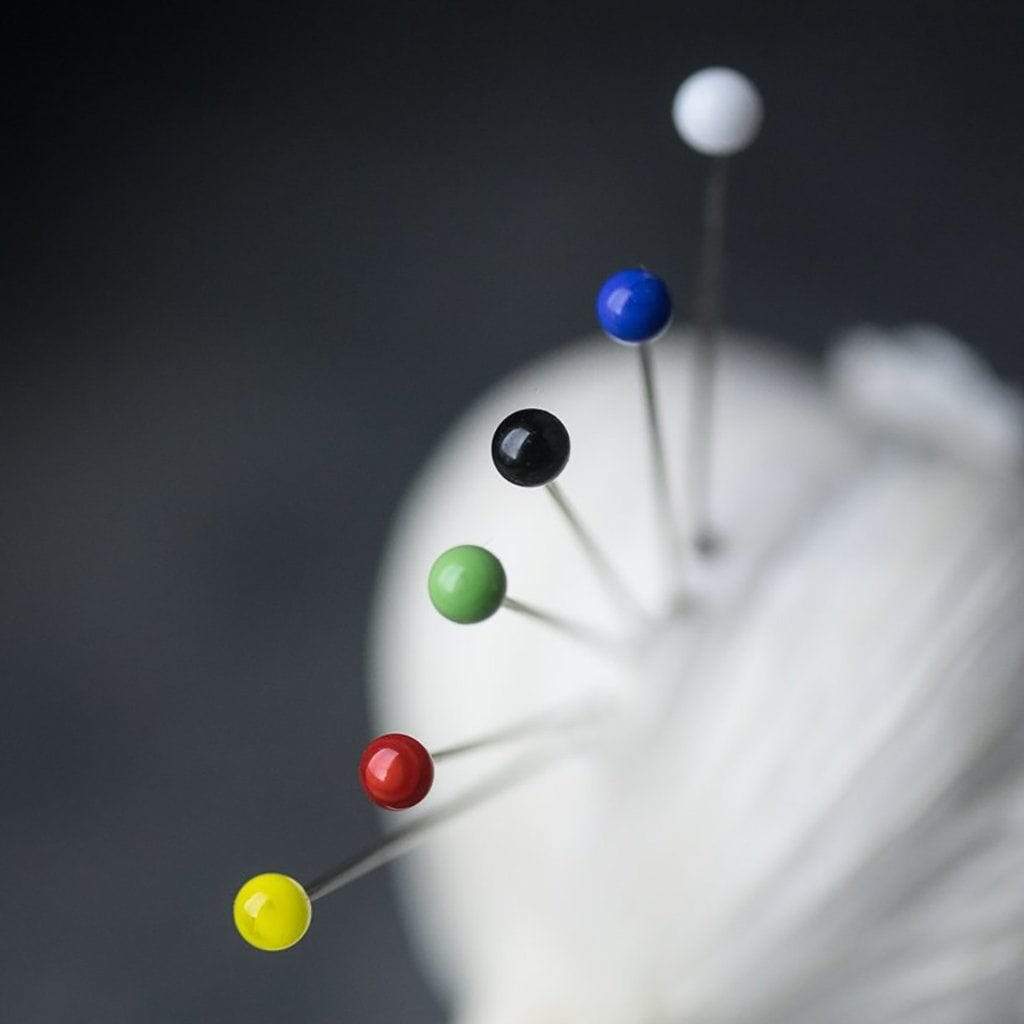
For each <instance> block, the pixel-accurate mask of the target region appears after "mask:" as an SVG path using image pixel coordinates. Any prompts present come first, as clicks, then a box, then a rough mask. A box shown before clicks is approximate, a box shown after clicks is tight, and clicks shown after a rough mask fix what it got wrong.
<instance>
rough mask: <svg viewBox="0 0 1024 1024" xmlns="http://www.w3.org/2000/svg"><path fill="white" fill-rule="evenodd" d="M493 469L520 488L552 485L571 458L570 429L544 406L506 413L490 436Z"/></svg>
mask: <svg viewBox="0 0 1024 1024" xmlns="http://www.w3.org/2000/svg"><path fill="white" fill-rule="evenodd" d="M491 458H492V459H493V460H494V468H495V469H496V470H497V471H498V472H499V473H500V474H501V475H502V476H503V477H504V478H505V479H506V480H508V482H509V483H512V484H516V486H518V487H540V486H542V485H543V484H549V483H551V481H552V480H554V479H555V477H557V476H558V474H559V473H561V472H562V470H563V469H565V464H566V463H567V462H568V461H569V431H567V430H566V429H565V426H564V424H563V423H562V421H561V420H560V419H559V418H558V417H557V416H553V415H552V414H551V413H549V412H546V411H545V410H543V409H520V410H519V411H518V412H514V413H511V414H510V415H508V416H506V417H505V418H504V419H503V420H502V421H501V423H499V424H498V429H497V430H495V431H494V437H493V438H492V439H491Z"/></svg>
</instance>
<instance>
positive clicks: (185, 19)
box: [0, 2, 1024, 1024]
mask: <svg viewBox="0 0 1024 1024" xmlns="http://www.w3.org/2000/svg"><path fill="white" fill-rule="evenodd" d="M1021 20H1022V17H1021V13H1020V5H1019V3H1005V4H1000V3H985V2H978V3H971V4H967V3H961V4H931V5H927V4H924V5H918V4H905V3H904V4H896V3H894V4H886V5H882V6H879V7H877V8H875V7H865V6H863V5H861V6H857V5H855V4H854V5H851V4H832V3H820V2H818V3H806V4H797V3H785V4H783V3H777V2H775V3H773V2H765V3H761V4H754V3H746V4H735V3H733V4H729V3H722V2H717V3H689V4H683V3H679V4H674V5H672V6H671V7H664V8H658V7H648V6H644V5H642V4H627V5H622V4H616V5H606V4H597V3H588V4H585V5H579V6H576V5H568V4H566V5H558V6H555V5H552V6H537V5H525V4H517V5H508V10H504V11H503V10H502V9H501V8H498V7H495V8H488V7H486V6H480V5H473V6H465V7H462V6H461V5H460V6H456V5H444V4H442V5H437V4H430V3H418V4H410V5H408V6H406V5H396V4H376V3H370V4H365V5H347V4H344V3H340V4H339V3H334V4H325V5H322V6H316V7H311V6H304V5H298V4H290V5H282V6H271V5H265V4H258V5H255V4H241V5H238V6H236V7H231V8H229V7H218V6H216V5H212V6H211V5H209V4H205V5H202V6H201V7H196V8H194V9H188V8H184V7H179V6H173V5H161V6H158V7H157V6H154V7H152V8H151V9H150V10H148V11H143V10H140V9H138V8H136V7H135V6H133V5H124V6H110V5H105V6H104V9H103V10H102V11H91V12H86V11H83V10H82V9H81V8H80V7H79V8H75V9H73V10H71V9H68V10H62V9H47V10H45V11H40V10H39V9H38V8H36V9H35V10H34V11H33V13H32V14H31V15H30V16H29V15H23V14H17V13H15V14H8V15H7V23H6V25H5V37H6V40H7V42H8V46H9V48H10V49H9V54H8V58H7V59H6V60H5V68H6V70H7V72H8V81H7V85H6V86H5V93H6V96H5V98H6V100H7V103H6V107H7V111H8V114H9V115H10V116H11V117H12V119H13V123H12V124H11V126H10V129H9V131H8V132H7V133H6V138H5V149H6V154H7V156H8V160H7V162H6V164H7V166H6V185H5V194H4V200H5V201H4V208H5V226H4V231H3V250H4V280H3V288H4V306H3V313H4V332H3V336H4V348H3V364H2V366H3V377H2V391H0V416H2V423H3V431H2V465H3V470H4V481H5V486H4V491H3V501H2V504H0V526H2V534H0V535H2V540H3V574H2V580H3V585H2V587H3V590H2V606H0V611H2V651H0V653H2V666H3V704H2V707H3V718H2V734H0V758H2V766H3V784H2V789H0V814H2V819H0V820H2V841H0V879H2V892H3V897H2V914H0V1018H2V1019H3V1020H10V1021H17V1022H19V1024H35V1022H40V1024H42V1022H46V1024H52V1022H55V1021H61V1022H63V1021H100V1020H102V1021H104V1022H106V1024H113V1022H119V1021H204V1022H211V1021H241V1020H244V1021H247V1022H249V1024H256V1022H259V1021H267V1022H270V1021H274V1022H280V1021H284V1020H288V1021H294V1022H321V1021H337V1020H371V1019H372V1020H375V1021H392V1020H393V1021H399V1020H401V1021H403V1022H411V1021H432V1020H437V1019H438V1018H439V1014H440V1009H439V1007H438V1006H437V1005H436V1004H435V1003H434V1001H433V999H432V997H431V996H430V994H429V993H428V992H427V990H426V989H425V987H424V985H423V984H422V982H421V981H420V980H419V979H418V977H417V975H416V974H415V971H414V968H413V966H412V964H411V962H410V959H409V955H408V952H407V948H406V945H405V942H404V939H403V937H402V935H401V932H400V929H399V924H398V920H397V916H396V913H395V909H394V906H393V903H392V900H391V896H390V891H389V888H388V883H387V878H386V876H377V877H374V878H371V879H367V880H365V881H363V882H361V883H360V884H358V885H356V886H354V887H353V888H352V889H350V890H348V891H346V892H345V893H343V894H338V895H336V896H334V897H332V898H331V899H329V900H327V901H326V902H325V903H323V904H321V905H320V906H319V908H318V913H317V920H316V921H315V924H314V928H313V930H312V931H311V933H310V935H309V936H308V938H307V939H306V941H305V942H304V943H303V944H302V945H301V946H300V947H298V948H296V949H294V950H292V951H290V952H289V953H287V954H284V955H280V956H277V957H267V956H263V955H260V954H257V953H255V952H254V951H252V950H250V949H248V948H247V947H245V946H244V945H243V944H242V943H241V942H240V941H239V940H238V938H237V937H236V935H235V933H234V931H233V927H232V925H231V922H230V916H229V906H230V900H231V897H232V895H233V893H234V890H235V888H236V886H237V885H238V884H239V883H240V881H241V880H242V879H244V878H245V877H246V876H247V875H249V874H251V873H253V872H254V871H257V870H263V869H267V868H279V869H282V870H287V871H290V872H291V873H294V874H295V875H297V876H298V877H300V878H308V877H310V876H311V875H313V874H316V873H318V872H319V871H320V870H322V869H323V868H325V867H327V866H328V865H329V864H331V863H333V862H335V861H337V860H339V859H340V858H342V857H343V856H345V855H346V854H347V853H349V852H351V851H352V850H353V849H355V848H357V847H359V846H361V845H362V844H363V842H365V841H366V840H367V839H369V838H370V837H371V836H372V835H373V834H374V833H375V829H376V822H375V820H374V817H373V814H372V813H371V811H370V809H369V808H368V807H367V805H366V804H365V802H364V800H363V798H362V796H361V795H360V793H359V792H358V791H357V788H356V786H355V784H354V778H353V764H354V759H355V757H356V756H357V754H358V751H359V749H360V747H361V744H362V743H363V741H364V740H365V739H366V737H367V729H368V726H367V723H366V719H365V704H364V687H363V658H364V634H365V631H366V625H367V615H368V600H369V597H370V594H371V591H372V587H373V582H374V573H375V567H376V564H377V561H378V558H379V555H380V552H381V549H382V545H383V544H384V541H385V536H386V530H387V520H388V516H389V513H390V512H391V510H392V509H393V508H394V507H395V504H396V503H397V502H398V500H399V498H400V496H401V494H402V491H403V488H404V487H405V485H406V484H407V482H408V481H409V479H410V477H411V475H412V474H413V473H414V472H415V471H416V468H417V466H418V465H419V464H420V462H421V460H422V459H423V457H424V456H425V454H426V453H427V452H428V450H429V448H430V446H431V444H432V443H433V440H434V439H435V438H436V437H437V436H438V434H439V432H440V431H441V430H442V429H443V428H444V427H445V425H446V424H448V423H449V422H450V421H451V420H452V418H453V417H455V416H456V415H457V414H458V412H459V410H460V409H461V408H463V407H464V406H465V405H466V403H467V402H468V401H469V400H470V399H471V398H472V397H473V396H474V395H475V394H476V393H477V392H478V391H479V390H480V389H481V388H482V387H484V386H485V385H487V384H488V383H489V382H491V381H493V380H495V379H496V378H497V377H499V376H500V375H501V374H503V373H504V372H505V371H507V370H509V369H510V368H512V367H513V366H515V365H516V364H518V363H519V362H521V361H522V360H523V359H524V358H526V357H529V356H532V355H534V354H536V353H540V352H543V351H545V350H547V349H549V348H550V347H551V346H553V345H555V344H557V343H560V342H562V341H563V340H566V339H569V338H572V337H573V336H575V335H578V334H580V333H582V332H585V331H587V330H589V329H590V328H591V326H592V312H591V309H592V297H593V294H594V291H595V288H596V286H597V284H598V283H599V281H600V280H601V279H602V278H603V276H604V275H606V274H607V273H608V272H610V271H611V270H613V269H615V268H617V267H619V266H621V265H623V264H627V263H631V262H636V261H640V260H642V261H644V262H645V263H646V264H648V265H650V266H652V267H654V268H657V269H660V270H662V272H663V273H665V275H666V276H667V277H668V278H669V279H670V282H671V284H672V285H673V287H674V289H675V292H676V294H677V298H678V299H679V300H680V302H681V305H682V306H683V308H684V310H685V309H686V307H687V303H688V300H689V296H690V294H691V287H692V282H693V254H694V251H695V247H696V238H695V227H696V224H697V219H698V198H699V189H700V183H701V165H700V162H699V160H697V159H696V158H695V157H694V156H693V155H692V154H690V153H689V152H688V151H687V150H686V149H685V148H684V147H683V146H682V145H681V144H680V143H679V141H678V140H677V139H676V137H675V136H674V133H673V130H672V127H671V124H670V121H669V117H668V109H669V104H670V101H671V98H672V94H673V91H674V88H675V86H676V85H677V83H678V81H679V80H680V79H681V78H682V77H683V76H684V75H685V74H687V73H688V72H690V71H692V70H694V69H695V68H698V67H700V66H702V65H704V64H707V63H712V62H714V63H728V64H733V65H735V66H738V67H740V68H742V69H744V70H745V71H746V72H748V73H749V74H750V75H751V76H752V77H753V78H754V79H755V80H756V81H757V82H758V83H759V84H760V86H761V88H762V90H763V93H764V96H765V100H766V104H767V110H768V120H767V122H766V125H765V128H764V132H763V135H762V137H761V139H760V140H759V142H758V144H757V145H756V147H755V148H754V149H753V150H752V151H751V152H749V153H748V154H747V155H745V156H744V157H743V158H742V159H741V160H740V161H739V162H738V163H737V164H736V167H735V174H734V189H733V193H732V197H733V202H732V206H731V211H730V214H731V219H730V228H729V231H730V238H729V245H730V249H731V265H730V280H729V293H730V314H731V318H732V319H733V320H734V321H735V322H736V323H738V324H740V325H742V326H743V327H745V328H748V329H750V330H754V331H758V332H763V333H766V334H768V335H771V336H774V337H777V338H782V339H787V340H788V341H789V342H790V343H791V344H793V345H796V346H799V347H801V348H804V349H812V350H814V349H819V348H820V347H821V346H822V345H823V344H824V343H825V342H826V340H827V339H828V337H829V336H830V335H831V334H832V333H833V332H834V331H835V330H837V329H839V328H841V327H842V326H844V325H847V324H849V323H851V322H854V321H857V320H860V319H874V320H879V321H882V322H901V321H905V320H910V319H922V318H923V319H927V320H931V321H935V322H938V323H941V324H943V325H945V326H947V327H949V328H951V329H953V330H954V331H956V332H958V333H960V334H962V335H963V336H965V337H967V338H968V339H970V340H972V341H974V342H975V343H976V344H977V345H978V346H980V347H981V348H982V349H983V350H984V351H985V352H986V353H987V354H988V355H989V357H990V358H991V359H992V360H993V361H994V363H995V365H996V366H997V368H998V369H999V371H1000V372H1001V373H1003V374H1004V375H1005V376H1007V377H1011V378H1020V377H1021V376H1022V372H1024V354H1022V349H1021V345H1020V332H1021V321H1022V312H1024V289H1022V287H1021V285H1022V273H1021V271H1022V269H1024V249H1022V244H1021V228H1022V223H1021V220H1022V217H1021V199H1020V186H1019V182H1020V178H1021V171H1022V149H1024V141H1022V132H1021V129H1020V121H1021V88H1020V84H1019V83H1020V76H1021V57H1022V46H1021V44H1022V35H1021Z"/></svg>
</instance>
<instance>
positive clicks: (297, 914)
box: [233, 872, 313, 953]
mask: <svg viewBox="0 0 1024 1024" xmlns="http://www.w3.org/2000/svg"><path fill="white" fill-rule="evenodd" d="M233 912H234V918H235V927H236V928H237V929H238V934H239V935H241V936H242V938H243V939H245V941H246V942H248V943H249V945H250V946H255V947H256V948H257V949H262V950H264V951H266V952H268V953H276V952H278V951H279V950H282V949H287V948H288V947H289V946H294V945H295V943H296V942H298V941H299V939H301V938H302V936H303V935H305V934H306V930H307V929H308V928H309V922H310V921H311V920H312V917H313V908H312V907H311V906H310V900H309V896H308V895H307V893H306V890H305V889H304V888H303V887H302V886H301V885H300V884H299V883H298V882H296V881H295V879H294V878H290V877H289V876H288V875H279V874H275V873H273V872H268V873H266V874H262V875H255V876H254V877H252V878H250V879H249V881H247V882H246V883H245V884H244V885H243V886H242V888H241V889H239V890H238V894H237V895H236V896H235V903H234V907H233Z"/></svg>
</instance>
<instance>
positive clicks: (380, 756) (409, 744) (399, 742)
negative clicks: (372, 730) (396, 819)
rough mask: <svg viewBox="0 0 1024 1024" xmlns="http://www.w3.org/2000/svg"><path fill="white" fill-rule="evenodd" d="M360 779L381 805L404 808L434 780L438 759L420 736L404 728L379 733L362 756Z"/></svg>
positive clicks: (416, 798)
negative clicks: (409, 733)
mask: <svg viewBox="0 0 1024 1024" xmlns="http://www.w3.org/2000/svg"><path fill="white" fill-rule="evenodd" d="M359 781H360V782H361V783H362V786H363V789H364V790H365V791H366V795H367V796H368V797H369V798H370V799H371V800H372V801H373V802H374V803H375V804H376V805H377V806H378V807H383V808H385V809H386V810H389V811H401V810H404V809H405V808H406V807H413V806H414V805H415V804H418V803H419V802H420V801H421V800H422V799H423V798H424V797H425V796H426V795H427V794H428V793H429V792H430V787H431V786H432V785H433V784H434V762H433V760H432V759H431V757H430V753H429V752H428V751H427V748H426V747H424V746H423V744H422V743H420V741H419V740H415V739H413V738H412V737H411V736H406V735H404V734H403V733H400V732H389V733H388V734H387V735H385V736H378V737H377V738H376V739H375V740H371V742H370V743H369V744H368V745H367V747H366V749H365V750H364V751H363V756H362V757H361V758H360V759H359Z"/></svg>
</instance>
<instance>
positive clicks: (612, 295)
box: [597, 267, 672, 345]
mask: <svg viewBox="0 0 1024 1024" xmlns="http://www.w3.org/2000/svg"><path fill="white" fill-rule="evenodd" d="M597 319H598V322H599V323H600V324H601V327H602V328H603V329H604V331H605V333H606V334H607V335H608V336H609V337H610V338H612V340H613V341H620V342H623V343H624V344H628V345H636V344H641V343H643V342H646V341H652V340H653V339H654V338H656V337H658V335H659V334H661V333H662V332H663V331H664V330H665V328H666V327H668V324H669V321H670V320H671V319H672V296H671V295H670V294H669V290H668V286H667V285H666V284H665V282H664V281H663V280H662V279H661V278H660V277H658V275H657V274H652V273H651V272H650V271H649V270H644V269H643V268H642V267H631V268H630V269H628V270H620V271H619V272H618V273H616V274H612V276H611V277H609V278H608V280H607V281H605V283H604V284H603V285H601V290H600V291H599V292H598V293H597Z"/></svg>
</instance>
